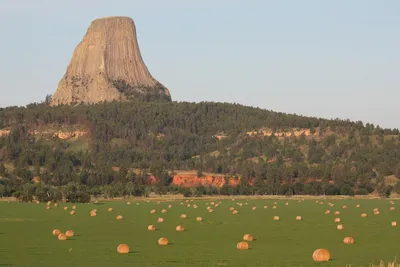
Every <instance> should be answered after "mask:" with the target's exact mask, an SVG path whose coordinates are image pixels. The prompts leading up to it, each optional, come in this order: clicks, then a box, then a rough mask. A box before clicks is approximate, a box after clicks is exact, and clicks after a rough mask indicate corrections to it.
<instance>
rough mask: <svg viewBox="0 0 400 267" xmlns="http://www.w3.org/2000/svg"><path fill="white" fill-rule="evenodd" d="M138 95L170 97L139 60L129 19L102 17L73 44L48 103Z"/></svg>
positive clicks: (105, 99) (133, 27)
mask: <svg viewBox="0 0 400 267" xmlns="http://www.w3.org/2000/svg"><path fill="white" fill-rule="evenodd" d="M142 96H143V97H144V98H147V99H149V96H150V99H152V98H154V99H163V100H171V97H170V93H169V90H168V89H167V88H166V87H165V86H163V85H162V84H161V83H159V82H158V81H157V80H156V79H154V78H153V77H152V76H151V74H150V72H149V70H148V69H147V67H146V65H145V64H144V62H143V59H142V57H141V55H140V50H139V46H138V42H137V38H136V28H135V24H134V22H133V20H132V19H131V18H128V17H106V18H101V19H96V20H94V21H93V22H92V24H91V25H90V27H89V28H88V30H87V32H86V34H85V36H84V38H83V40H82V41H81V42H80V43H79V45H78V46H77V47H76V48H75V50H74V53H73V56H72V59H71V61H70V63H69V65H68V68H67V71H66V73H65V75H64V77H63V78H62V80H61V81H60V83H59V85H58V88H57V91H56V92H55V94H54V95H53V98H52V101H51V105H53V106H54V105H60V104H67V105H71V104H81V103H84V104H93V103H98V102H102V101H112V100H126V99H129V98H137V97H142Z"/></svg>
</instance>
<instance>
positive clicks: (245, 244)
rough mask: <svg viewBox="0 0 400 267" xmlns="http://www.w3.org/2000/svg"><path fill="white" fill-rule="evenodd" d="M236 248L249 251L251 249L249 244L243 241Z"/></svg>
mask: <svg viewBox="0 0 400 267" xmlns="http://www.w3.org/2000/svg"><path fill="white" fill-rule="evenodd" d="M236 248H237V249H238V250H248V249H249V243H247V242H245V241H241V242H239V243H237V245H236Z"/></svg>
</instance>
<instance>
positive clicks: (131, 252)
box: [128, 250, 140, 254]
mask: <svg viewBox="0 0 400 267" xmlns="http://www.w3.org/2000/svg"><path fill="white" fill-rule="evenodd" d="M138 253H140V251H139V250H134V251H129V253H128V254H138Z"/></svg>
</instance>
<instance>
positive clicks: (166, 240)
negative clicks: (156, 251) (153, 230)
mask: <svg viewBox="0 0 400 267" xmlns="http://www.w3.org/2000/svg"><path fill="white" fill-rule="evenodd" d="M158 244H159V245H160V246H166V245H168V239H166V238H165V237H161V238H160V239H158Z"/></svg>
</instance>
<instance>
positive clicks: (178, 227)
mask: <svg viewBox="0 0 400 267" xmlns="http://www.w3.org/2000/svg"><path fill="white" fill-rule="evenodd" d="M175 230H176V231H177V232H183V231H184V230H185V228H184V227H183V226H182V225H178V226H177V227H176V228H175Z"/></svg>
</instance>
